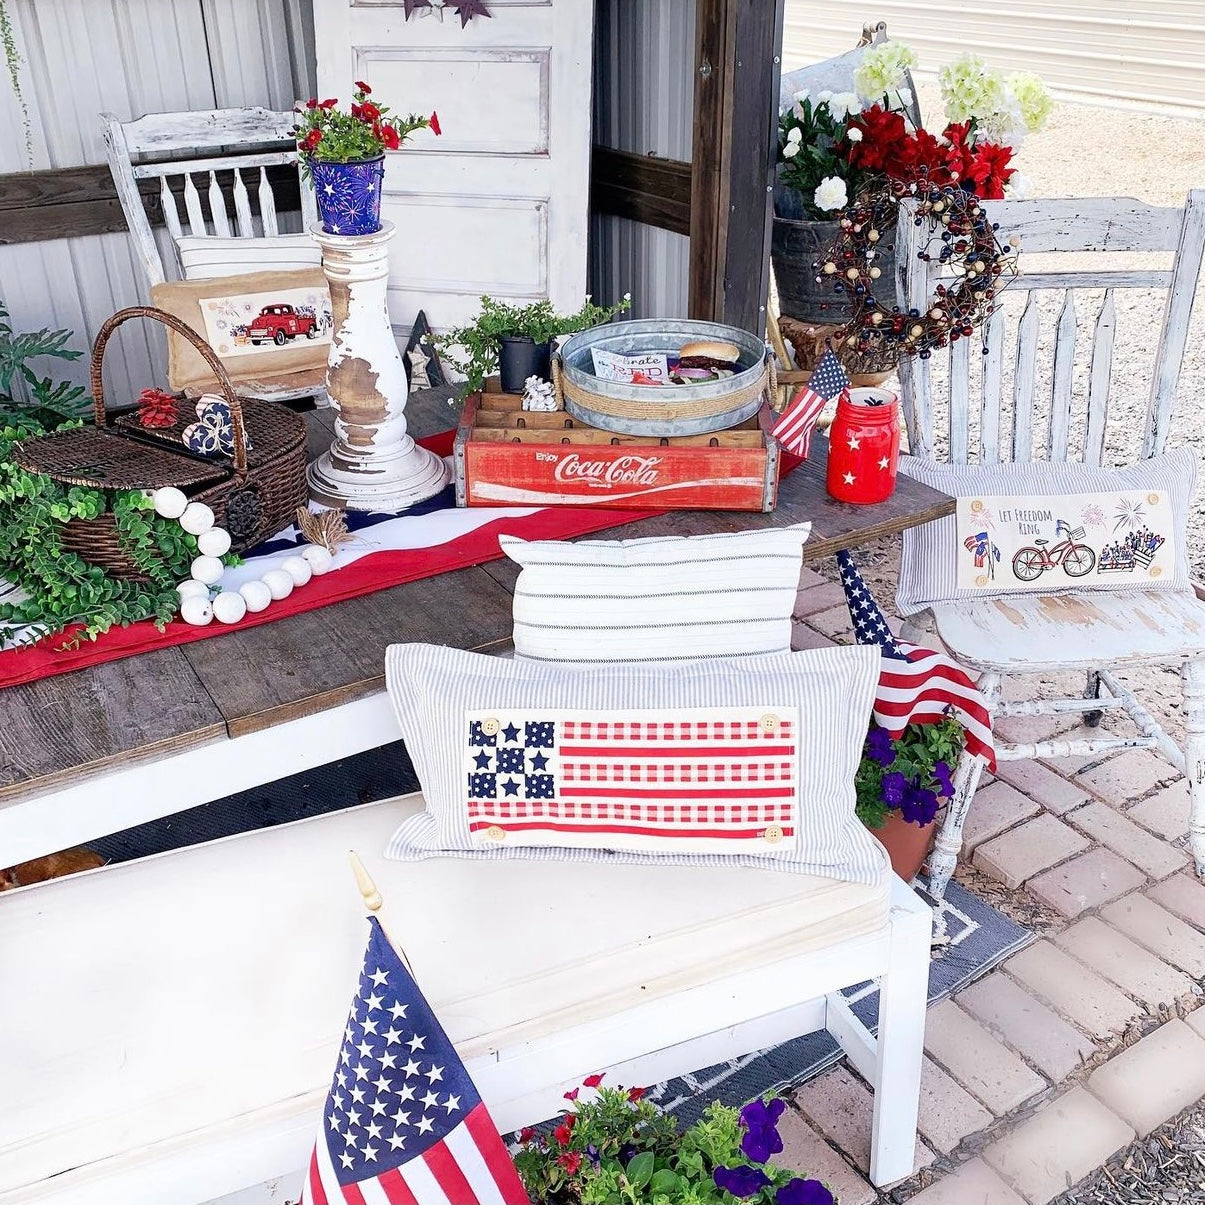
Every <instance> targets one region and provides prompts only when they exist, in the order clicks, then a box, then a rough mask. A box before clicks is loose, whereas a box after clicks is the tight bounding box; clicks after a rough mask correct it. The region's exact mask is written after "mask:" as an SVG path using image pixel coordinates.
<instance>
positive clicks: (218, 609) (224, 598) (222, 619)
mask: <svg viewBox="0 0 1205 1205" xmlns="http://www.w3.org/2000/svg"><path fill="white" fill-rule="evenodd" d="M246 614H247V600H246V599H245V598H244V597H243V596H242V595H241V594H240V593H239V592H238V591H237V590H223V591H222V592H221V594H219V595H218V596H217V598H215V599H214V600H213V617H214V619H216V620H217V621H218V622H219V623H238V621H239V620H240V619H242V617H243V616H244V615H246Z"/></svg>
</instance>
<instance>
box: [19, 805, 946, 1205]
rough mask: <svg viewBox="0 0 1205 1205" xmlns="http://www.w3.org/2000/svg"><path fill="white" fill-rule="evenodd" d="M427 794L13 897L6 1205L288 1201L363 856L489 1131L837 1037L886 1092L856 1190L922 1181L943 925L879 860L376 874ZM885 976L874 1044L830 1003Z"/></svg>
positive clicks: (305, 1154)
mask: <svg viewBox="0 0 1205 1205" xmlns="http://www.w3.org/2000/svg"><path fill="white" fill-rule="evenodd" d="M422 806H423V804H422V800H421V798H420V797H419V796H417V795H411V796H407V797H403V798H399V799H390V800H384V801H382V802H380V803H373V804H368V805H365V806H362V807H357V808H351V809H349V810H347V811H344V812H337V813H332V814H328V815H324V816H319V817H315V818H313V819H310V820H303V821H299V822H297V823H295V824H290V825H283V826H280V827H278V828H272V829H266V830H262V831H259V832H253V833H246V834H243V835H241V836H236V837H230V838H227V839H225V840H221V841H214V842H211V843H209V844H206V845H198V846H193V847H191V848H188V849H181V850H176V851H173V852H170V853H165V854H161V855H159V856H157V857H152V858H146V859H143V860H141V861H138V862H130V863H126V864H124V865H118V866H110V867H104V868H102V869H101V870H99V871H95V872H89V873H86V874H81V875H75V876H72V877H70V878H66V879H59V880H55V881H51V882H49V883H45V884H41V885H38V886H35V887H28V888H22V889H19V890H17V891H12V892H8V893H5V894H4V895H3V896H0V932H3V934H4V937H3V949H4V973H5V981H6V983H11V984H13V985H20V984H24V985H36V990H32V988H31V990H18V989H17V988H15V987H14V989H13V990H10V991H6V992H3V993H0V1066H2V1067H3V1068H4V1083H5V1092H4V1094H3V1098H2V1099H0V1147H2V1148H3V1150H4V1158H3V1159H0V1205H18V1203H19V1205H112V1203H113V1202H118V1201H119V1202H121V1205H164V1203H165V1202H170V1203H171V1205H197V1203H198V1202H205V1201H210V1200H212V1199H215V1198H220V1197H222V1196H224V1195H225V1194H229V1193H235V1192H239V1191H240V1190H243V1189H247V1188H250V1187H252V1186H258V1185H261V1184H263V1183H264V1182H265V1181H268V1180H271V1179H273V1178H275V1177H284V1179H282V1181H281V1183H280V1184H279V1185H277V1186H276V1187H277V1189H278V1191H279V1192H280V1195H281V1199H284V1197H286V1196H288V1197H289V1198H290V1199H292V1194H293V1192H294V1191H295V1190H296V1188H297V1186H298V1185H299V1183H300V1179H301V1172H302V1169H303V1168H304V1167H305V1166H306V1165H307V1163H308V1159H309V1154H310V1150H311V1149H312V1146H313V1142H314V1137H315V1134H316V1131H317V1126H318V1123H319V1119H320V1116H321V1109H322V1102H323V1099H324V1096H325V1093H326V1090H327V1086H328V1085H329V1083H330V1078H331V1073H332V1069H333V1066H334V1061H335V1058H336V1055H337V1051H338V1048H339V1043H340V1040H341V1035H342V1031H343V1026H344V1022H345V1019H346V1015H347V1009H348V1006H349V1004H350V1001H351V997H352V991H353V985H354V982H355V976H356V974H357V972H358V967H359V961H360V956H361V953H362V951H363V948H364V940H365V937H366V928H365V925H364V922H363V913H362V911H361V907H360V896H359V892H358V891H357V889H356V885H355V882H354V880H353V879H352V876H351V872H350V870H349V869H348V866H347V860H346V851H347V850H348V849H351V848H354V849H357V850H358V851H360V852H361V854H362V855H363V856H364V860H365V863H366V865H367V867H368V870H369V873H370V874H371V875H372V877H373V879H374V880H375V881H376V883H377V885H378V887H379V889H380V891H381V893H382V895H383V896H384V900H385V908H384V912H383V914H382V919H383V920H384V922H385V924H386V926H387V927H388V929H389V931H390V934H391V936H392V937H393V938H394V940H396V941H397V942H398V943H399V944H400V945H401V946H402V947H403V949H404V950H405V952H406V954H407V955H408V957H409V960H410V963H411V965H412V966H413V968H414V973H415V976H416V978H417V980H418V982H419V984H420V986H421V987H422V988H423V991H424V993H425V995H426V996H427V998H428V999H429V1000H430V1002H431V1004H432V1005H433V1007H434V1009H435V1012H436V1014H437V1015H438V1016H439V1017H440V1020H441V1021H442V1023H443V1025H444V1027H445V1028H446V1029H447V1031H448V1034H449V1036H450V1037H451V1038H452V1040H453V1041H454V1042H455V1043H456V1045H457V1047H458V1049H459V1051H460V1053H461V1056H462V1057H463V1059H464V1061H465V1064H466V1066H467V1068H468V1070H469V1072H470V1074H471V1075H472V1076H473V1078H474V1081H475V1082H476V1084H477V1087H478V1089H479V1090H480V1092H481V1094H482V1097H483V1099H484V1100H485V1101H486V1103H487V1104H488V1106H489V1108H490V1111H491V1113H492V1114H493V1116H494V1119H495V1121H496V1122H497V1124H498V1126H499V1127H500V1129H501V1130H502V1131H503V1132H506V1131H508V1130H510V1129H512V1128H514V1127H518V1126H520V1125H523V1124H526V1123H529V1122H536V1121H540V1120H542V1119H544V1118H547V1117H551V1116H554V1115H555V1114H556V1113H557V1112H558V1111H559V1109H560V1108H561V1107H562V1106H563V1104H564V1101H563V1099H562V1094H563V1093H564V1092H565V1090H566V1089H567V1088H569V1087H571V1086H574V1085H576V1084H578V1083H580V1081H581V1079H582V1078H583V1077H584V1076H585V1075H588V1074H590V1073H591V1072H595V1071H603V1070H605V1071H607V1072H608V1082H610V1083H622V1084H626V1085H628V1086H636V1085H640V1086H643V1085H646V1084H651V1083H655V1082H657V1081H659V1080H662V1079H665V1078H667V1077H670V1076H674V1075H679V1074H682V1073H684V1072H688V1071H691V1070H694V1069H697V1068H699V1067H704V1066H709V1065H711V1064H714V1063H717V1062H720V1061H722V1060H724V1059H727V1058H730V1057H733V1056H736V1055H738V1054H743V1053H746V1052H749V1051H752V1050H758V1049H762V1048H764V1047H766V1046H769V1045H773V1044H775V1043H778V1042H781V1041H784V1040H787V1039H789V1038H791V1037H795V1036H797V1035H800V1034H804V1033H809V1032H811V1031H813V1030H816V1029H822V1028H827V1029H828V1030H829V1032H830V1033H832V1034H833V1035H834V1037H836V1038H837V1040H838V1041H839V1042H840V1043H841V1045H842V1046H843V1047H844V1048H845V1050H846V1052H847V1054H848V1056H849V1059H850V1062H851V1063H852V1064H853V1065H854V1067H855V1068H857V1070H858V1071H859V1072H860V1073H861V1074H862V1075H863V1076H864V1077H865V1078H866V1079H867V1081H868V1082H869V1083H870V1084H871V1086H872V1087H873V1088H874V1090H875V1096H874V1115H873V1138H872V1143H871V1166H870V1174H871V1179H872V1180H873V1181H875V1183H878V1184H885V1183H888V1182H890V1181H892V1180H896V1179H898V1178H900V1177H903V1176H907V1175H910V1174H911V1172H912V1170H913V1160H914V1155H915V1143H916V1115H917V1101H918V1094H919V1088H920V1071H921V1053H922V1041H923V1035H924V1025H925V999H926V992H927V985H928V972H929V931H930V923H931V918H930V911H929V908H928V907H927V906H926V905H924V904H923V903H921V901H920V900H919V899H918V898H917V897H916V896H915V895H914V894H913V893H912V892H911V891H910V890H908V888H907V887H906V886H905V885H904V884H903V883H902V882H900V880H899V879H897V878H895V877H894V876H893V875H891V873H890V871H889V870H888V869H887V868H886V867H884V872H883V876H882V879H881V880H880V881H879V882H877V883H876V884H873V885H863V884H855V883H846V882H839V881H837V880H835V879H826V878H812V877H809V876H804V875H793V874H783V873H778V872H773V871H762V870H750V869H740V868H731V869H703V868H698V867H683V866H665V867H656V868H654V867H649V866H594V865H592V866H590V867H588V868H587V869H588V870H589V873H588V874H586V873H584V868H583V867H582V866H581V865H580V864H577V863H572V862H543V861H540V862H525V861H519V862H509V861H508V862H480V861H469V860H464V859H458V858H437V859H432V860H428V861H423V862H417V863H416V862H407V863H403V862H387V861H385V860H384V859H383V858H382V857H381V856H379V854H378V853H377V851H379V850H382V849H383V848H384V846H385V843H386V841H387V840H388V838H389V836H390V834H391V833H392V832H393V830H394V829H395V828H396V826H397V825H398V823H399V822H401V821H402V820H404V819H405V818H406V816H407V815H409V814H412V813H413V812H415V811H416V810H418V809H420V808H421V807H422ZM879 976H881V977H882V984H881V991H882V994H881V997H880V999H881V1003H880V1027H879V1032H878V1037H877V1039H876V1038H874V1037H871V1035H870V1034H869V1033H868V1032H867V1031H866V1029H865V1028H864V1027H863V1026H862V1024H861V1022H860V1021H859V1020H858V1019H857V1018H856V1017H855V1016H854V1014H853V1013H852V1012H851V1010H850V1008H849V1005H848V1003H847V1002H846V1000H845V999H844V997H843V996H842V995H841V989H842V988H843V987H847V986H851V985H854V984H857V983H860V982H863V981H865V980H867V979H871V978H875V977H879ZM6 1038H7V1039H8V1040H7V1041H6ZM804 1170H806V1169H804ZM268 1195H269V1194H268V1193H267V1192H266V1191H264V1192H263V1193H261V1194H260V1195H259V1196H256V1197H255V1199H267V1197H268ZM242 1199H246V1200H250V1199H252V1194H250V1193H249V1194H247V1196H246V1197H245V1198H242V1197H240V1200H242ZM274 1199H275V1197H274Z"/></svg>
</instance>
